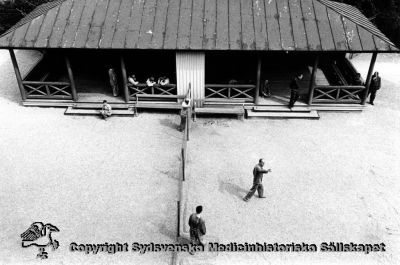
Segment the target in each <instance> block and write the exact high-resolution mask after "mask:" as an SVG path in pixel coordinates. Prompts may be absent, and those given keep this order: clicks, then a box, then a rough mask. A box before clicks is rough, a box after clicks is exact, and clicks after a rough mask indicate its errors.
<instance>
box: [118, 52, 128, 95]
mask: <svg viewBox="0 0 400 265" xmlns="http://www.w3.org/2000/svg"><path fill="white" fill-rule="evenodd" d="M120 60H121V72H122V84H123V85H122V86H123V88H124V96H125V102H129V89H128V77H127V75H126V66H125V60H124V57H123V56H122V55H121V57H120Z"/></svg>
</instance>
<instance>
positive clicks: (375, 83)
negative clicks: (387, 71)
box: [369, 72, 381, 105]
mask: <svg viewBox="0 0 400 265" xmlns="http://www.w3.org/2000/svg"><path fill="white" fill-rule="evenodd" d="M380 88H381V77H380V76H379V73H378V72H375V73H374V75H373V76H372V79H371V85H370V86H369V94H370V96H369V104H371V105H374V100H375V97H376V91H378V90H379V89H380Z"/></svg>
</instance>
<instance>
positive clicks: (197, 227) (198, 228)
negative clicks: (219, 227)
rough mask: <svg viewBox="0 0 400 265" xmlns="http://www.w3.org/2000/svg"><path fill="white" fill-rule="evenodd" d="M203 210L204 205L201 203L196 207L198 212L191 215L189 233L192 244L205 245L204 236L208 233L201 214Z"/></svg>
mask: <svg viewBox="0 0 400 265" xmlns="http://www.w3.org/2000/svg"><path fill="white" fill-rule="evenodd" d="M202 211H203V206H201V205H199V206H197V207H196V213H193V214H191V215H190V217H189V227H190V231H189V233H190V240H191V242H192V244H196V245H202V246H204V244H203V241H202V239H203V236H204V235H205V234H206V224H205V222H204V220H203V219H202V218H201V216H200V215H201V212H202Z"/></svg>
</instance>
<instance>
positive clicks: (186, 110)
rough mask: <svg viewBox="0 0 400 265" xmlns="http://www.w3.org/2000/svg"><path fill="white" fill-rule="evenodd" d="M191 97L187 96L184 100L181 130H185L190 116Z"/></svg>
mask: <svg viewBox="0 0 400 265" xmlns="http://www.w3.org/2000/svg"><path fill="white" fill-rule="evenodd" d="M190 101H191V100H190V98H185V99H184V100H183V102H182V109H181V125H180V126H179V131H180V132H183V131H184V130H185V126H186V120H187V118H188V116H189V109H190Z"/></svg>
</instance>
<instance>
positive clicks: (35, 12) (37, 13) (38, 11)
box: [0, 0, 67, 38]
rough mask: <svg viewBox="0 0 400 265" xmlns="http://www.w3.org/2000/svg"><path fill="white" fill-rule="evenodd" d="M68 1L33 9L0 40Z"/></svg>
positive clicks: (57, 0) (44, 4)
mask: <svg viewBox="0 0 400 265" xmlns="http://www.w3.org/2000/svg"><path fill="white" fill-rule="evenodd" d="M65 1H67V0H54V1H51V2H47V3H43V4H41V5H38V6H37V7H35V9H33V10H32V11H31V12H29V13H28V14H27V15H26V16H25V17H23V18H21V19H20V20H19V21H18V22H17V23H16V24H15V25H14V26H12V27H11V28H9V29H8V30H7V31H5V32H4V33H3V34H1V35H0V38H1V37H3V36H5V35H7V34H9V33H10V32H11V31H13V30H15V29H17V28H19V27H21V26H23V25H25V24H26V23H29V22H31V21H32V20H34V19H35V18H37V17H40V16H41V15H44V14H47V12H49V11H50V10H51V9H53V8H56V7H58V6H59V5H61V4H62V3H63V2H65Z"/></svg>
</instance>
